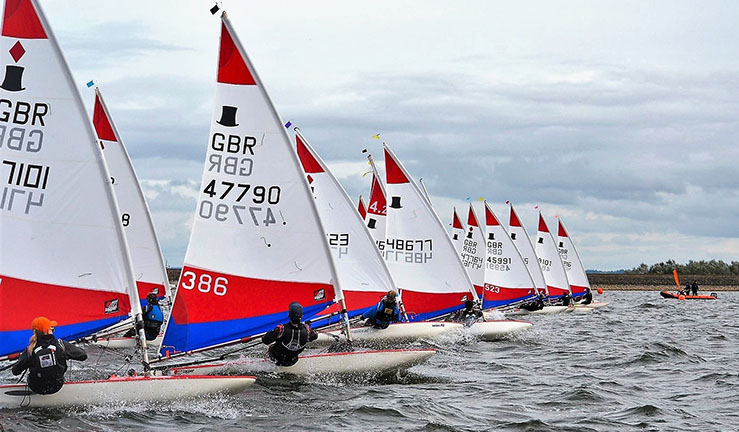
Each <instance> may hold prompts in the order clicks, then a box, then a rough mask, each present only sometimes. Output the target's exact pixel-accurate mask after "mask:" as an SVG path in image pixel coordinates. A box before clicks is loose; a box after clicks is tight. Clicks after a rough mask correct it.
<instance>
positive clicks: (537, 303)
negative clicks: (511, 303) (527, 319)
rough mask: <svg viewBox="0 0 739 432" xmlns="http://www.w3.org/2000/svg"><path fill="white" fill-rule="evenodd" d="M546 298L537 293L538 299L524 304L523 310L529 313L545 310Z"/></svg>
mask: <svg viewBox="0 0 739 432" xmlns="http://www.w3.org/2000/svg"><path fill="white" fill-rule="evenodd" d="M544 297H545V296H544V294H543V293H541V292H539V293H537V295H536V298H535V299H533V300H531V301H528V302H526V303H524V304H522V305H521V309H524V310H527V311H529V312H535V311H538V310H542V309H544Z"/></svg>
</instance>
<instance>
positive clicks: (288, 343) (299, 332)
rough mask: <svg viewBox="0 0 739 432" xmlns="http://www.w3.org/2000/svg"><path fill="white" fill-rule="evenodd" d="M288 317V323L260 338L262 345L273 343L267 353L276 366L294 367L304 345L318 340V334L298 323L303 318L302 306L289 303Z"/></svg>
mask: <svg viewBox="0 0 739 432" xmlns="http://www.w3.org/2000/svg"><path fill="white" fill-rule="evenodd" d="M288 317H289V318H290V322H288V323H287V324H284V325H282V324H281V325H278V326H277V327H275V328H274V329H273V330H271V331H268V332H267V333H265V334H264V336H262V342H263V343H264V344H267V345H269V344H271V343H272V342H274V344H272V346H270V347H269V350H268V351H267V353H268V354H269V358H270V360H272V361H273V362H275V364H277V366H292V365H294V364H295V363H297V362H298V356H299V355H300V353H301V352H303V350H304V349H305V345H306V344H307V343H308V342H310V341H314V340H316V339H318V334H317V333H316V332H315V331H313V330H312V329H311V328H310V326H309V325H308V324H307V323H302V322H300V319H301V318H303V306H301V305H300V303H298V302H292V303H290V309H289V311H288Z"/></svg>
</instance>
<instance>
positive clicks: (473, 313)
mask: <svg viewBox="0 0 739 432" xmlns="http://www.w3.org/2000/svg"><path fill="white" fill-rule="evenodd" d="M478 318H482V310H481V309H480V307H479V306H478V305H476V304H475V302H474V301H472V300H467V301H465V302H464V309H460V310H458V311H457V312H455V313H454V315H452V318H451V320H452V321H455V322H461V323H464V325H465V327H469V326H471V325H472V324H474V323H475V321H477V319H478Z"/></svg>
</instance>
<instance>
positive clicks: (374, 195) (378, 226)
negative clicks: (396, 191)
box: [365, 163, 387, 253]
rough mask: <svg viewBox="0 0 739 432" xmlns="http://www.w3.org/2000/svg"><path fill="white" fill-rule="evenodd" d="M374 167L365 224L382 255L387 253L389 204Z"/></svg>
mask: <svg viewBox="0 0 739 432" xmlns="http://www.w3.org/2000/svg"><path fill="white" fill-rule="evenodd" d="M371 165H372V185H371V186H370V194H369V203H368V205H367V217H366V218H365V222H366V223H367V228H369V231H370V234H372V238H374V239H375V243H376V244H377V247H378V248H379V249H380V252H381V253H384V251H385V235H386V225H387V202H386V200H385V186H384V185H383V184H382V180H381V179H380V175H379V174H378V172H377V169H376V168H375V164H374V163H371Z"/></svg>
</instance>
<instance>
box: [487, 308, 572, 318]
mask: <svg viewBox="0 0 739 432" xmlns="http://www.w3.org/2000/svg"><path fill="white" fill-rule="evenodd" d="M566 310H567V306H544V307H543V308H542V309H540V310H538V311H533V312H532V311H527V310H526V309H519V308H514V309H511V310H507V311H505V314H506V316H508V315H511V316H516V315H548V314H556V313H562V312H564V311H566ZM488 315H490V318H492V314H486V315H485V318H486V319H487V318H488Z"/></svg>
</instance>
